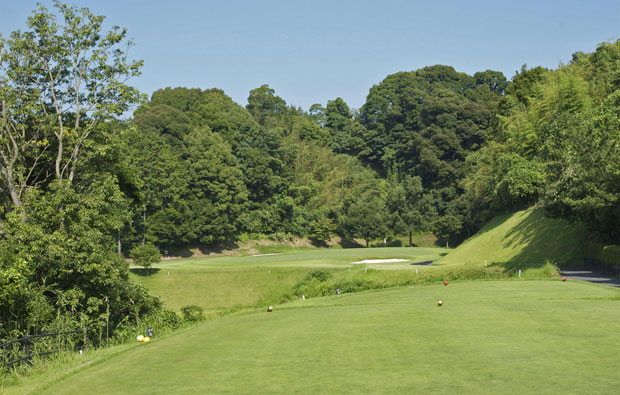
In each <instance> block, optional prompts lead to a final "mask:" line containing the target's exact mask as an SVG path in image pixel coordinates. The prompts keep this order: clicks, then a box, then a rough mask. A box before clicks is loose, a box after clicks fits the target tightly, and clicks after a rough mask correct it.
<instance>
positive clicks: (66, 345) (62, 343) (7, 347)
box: [0, 328, 90, 367]
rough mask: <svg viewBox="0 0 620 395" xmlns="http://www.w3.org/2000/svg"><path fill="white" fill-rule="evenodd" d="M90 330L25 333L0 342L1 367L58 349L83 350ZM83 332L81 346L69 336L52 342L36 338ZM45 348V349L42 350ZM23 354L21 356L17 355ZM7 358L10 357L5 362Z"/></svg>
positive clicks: (28, 360) (86, 344)
mask: <svg viewBox="0 0 620 395" xmlns="http://www.w3.org/2000/svg"><path fill="white" fill-rule="evenodd" d="M88 331H90V329H89V328H86V329H84V330H77V331H65V332H53V333H42V334H39V335H26V336H24V337H22V338H20V339H15V340H11V341H9V342H6V343H3V344H0V349H1V350H2V367H5V366H10V365H13V364H16V363H19V362H23V361H26V362H30V361H31V359H32V358H33V357H41V356H44V355H49V354H53V353H55V352H58V351H63V350H64V351H66V350H70V349H73V350H83V349H85V348H86V347H87V346H88V337H87V336H86V333H87V332H88ZM78 333H79V334H83V335H84V337H83V339H82V341H81V344H82V345H81V346H79V344H80V341H79V340H78V341H74V340H73V339H72V338H71V336H65V338H63V339H55V340H56V341H54V342H53V344H52V343H50V342H45V341H44V342H38V340H42V339H46V338H56V337H57V336H61V335H73V334H78ZM54 346H55V347H56V349H54V350H50V349H49V348H51V347H54ZM44 349H47V351H42V350H44ZM19 355H23V356H19ZM16 357H18V358H16ZM7 359H12V360H11V361H8V362H7Z"/></svg>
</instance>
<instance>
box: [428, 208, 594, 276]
mask: <svg viewBox="0 0 620 395" xmlns="http://www.w3.org/2000/svg"><path fill="white" fill-rule="evenodd" d="M586 238H587V231H586V229H585V227H583V226H580V225H579V224H571V223H569V222H568V221H566V220H561V219H551V218H547V217H545V214H544V210H543V209H528V210H524V211H518V212H516V213H514V214H505V215H501V216H498V217H496V218H495V219H493V220H492V221H490V222H489V223H488V224H486V225H485V226H484V227H483V228H482V229H481V230H480V231H479V232H478V233H477V234H476V235H475V236H473V237H472V238H471V239H469V240H467V241H466V242H465V243H463V244H462V245H460V246H459V247H457V248H456V249H455V250H453V251H452V252H450V253H449V254H448V255H447V256H445V257H443V258H441V259H439V260H438V261H437V262H436V263H437V264H442V265H447V264H458V263H484V262H485V261H487V262H488V263H489V264H491V263H493V262H496V263H508V264H513V265H517V266H524V267H527V266H536V265H541V264H543V263H544V262H545V261H546V260H550V261H553V262H554V263H556V264H558V265H563V264H571V263H580V262H581V260H582V248H583V246H584V244H585V242H586Z"/></svg>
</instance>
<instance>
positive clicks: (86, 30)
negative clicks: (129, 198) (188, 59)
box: [0, 2, 142, 208]
mask: <svg viewBox="0 0 620 395" xmlns="http://www.w3.org/2000/svg"><path fill="white" fill-rule="evenodd" d="M54 6H55V8H56V9H57V14H55V13H53V12H50V11H48V10H47V9H46V8H45V7H44V6H40V7H39V8H38V9H37V10H36V11H35V12H34V13H33V15H32V16H31V17H29V18H28V21H27V26H28V28H30V30H29V31H25V32H21V31H15V32H13V33H12V34H11V35H10V37H9V38H1V37H0V54H1V55H0V70H1V72H2V73H1V74H0V103H1V121H0V183H1V185H2V186H1V187H0V189H1V190H2V191H3V192H4V193H5V195H7V198H8V199H10V200H8V201H10V203H11V205H12V206H15V207H21V206H22V205H23V204H22V200H23V197H24V194H25V193H26V191H27V190H28V189H29V188H32V187H36V186H37V185H39V184H42V183H43V184H44V183H47V182H49V181H50V180H51V179H56V180H68V181H69V183H71V182H73V180H74V179H75V178H76V177H77V176H78V173H79V171H80V159H81V157H82V155H83V152H84V150H85V148H86V146H87V145H88V143H89V141H90V140H91V139H92V136H93V135H94V134H97V133H100V132H101V130H102V127H103V124H104V123H105V121H106V120H109V119H112V118H114V117H117V116H119V115H121V114H123V113H124V112H125V111H127V109H128V108H129V106H130V105H131V104H132V103H135V102H137V101H138V100H139V98H140V95H139V93H138V91H137V90H136V89H134V88H132V87H131V86H129V85H127V84H126V81H127V80H128V79H129V78H131V77H134V76H137V75H139V74H140V66H141V65H142V62H141V61H132V62H130V61H128V59H127V51H126V50H124V49H123V46H124V45H127V46H131V44H132V43H131V42H130V41H128V40H127V39H126V34H127V33H126V30H125V29H121V28H119V27H117V26H115V27H113V28H112V29H111V30H110V31H108V32H104V31H102V24H103V19H104V18H103V17H102V16H96V15H93V14H92V13H91V12H90V11H89V10H88V9H85V8H78V7H75V6H69V5H65V4H61V3H59V2H55V3H54ZM5 204H6V203H5ZM7 208H8V207H7Z"/></svg>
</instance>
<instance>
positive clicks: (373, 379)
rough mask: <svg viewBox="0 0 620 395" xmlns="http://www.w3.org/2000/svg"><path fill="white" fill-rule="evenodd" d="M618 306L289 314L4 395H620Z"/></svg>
mask: <svg viewBox="0 0 620 395" xmlns="http://www.w3.org/2000/svg"><path fill="white" fill-rule="evenodd" d="M619 294H620V292H619V291H618V290H615V289H612V288H604V287H599V286H592V285H588V284H583V283H579V282H571V281H568V282H565V283H564V282H561V281H558V280H556V281H482V282H458V283H454V284H452V283H451V284H450V285H449V286H447V287H445V286H443V285H431V286H422V287H419V286H418V287H403V288H398V289H390V290H384V291H373V292H365V293H361V294H348V295H338V296H331V297H327V298H317V299H312V300H306V301H296V302H293V303H290V304H287V305H283V306H279V307H276V309H275V310H274V312H272V313H267V312H266V311H264V310H263V309H261V310H260V311H257V312H255V313H253V314H247V313H246V314H242V315H233V316H227V317H225V318H222V319H218V320H212V321H209V322H206V323H204V324H202V325H200V326H197V327H194V328H192V329H190V330H185V331H182V332H179V333H177V334H174V335H171V336H168V337H165V338H160V339H155V340H154V341H153V342H151V343H150V344H140V345H139V347H138V346H136V345H134V346H130V347H128V348H127V349H126V351H125V352H124V353H121V354H119V355H116V356H111V357H109V358H107V359H106V358H101V359H100V360H99V361H98V362H95V363H92V364H90V365H88V366H85V367H83V368H81V370H78V371H75V370H73V371H70V370H67V371H66V372H67V373H66V374H65V375H60V376H58V377H56V378H53V379H52V380H50V381H45V380H39V381H37V382H36V383H31V386H30V387H28V386H27V383H25V382H23V383H21V385H20V386H18V387H14V386H9V387H6V388H3V390H4V391H5V392H6V393H7V394H13V393H25V392H29V391H24V389H29V390H31V389H33V388H34V389H37V390H38V391H40V392H42V393H46V394H74V393H89V394H99V393H101V394H110V393H115V394H152V393H220V394H225V393H231V394H232V393H234V394H243V393H334V394H336V393H338V394H341V393H425V394H426V393H472V394H474V393H475V394H502V393H524V394H528V393H532V394H534V393H535V394H545V393H575V394H577V393H579V394H585V393H596V394H616V393H617V390H618V388H620V375H618V372H619V371H620V360H619V359H618V355H620V343H619V342H618V341H617V334H618V333H619V332H620V298H619V297H618V295H619ZM440 299H441V300H443V301H444V305H443V307H441V308H440V307H437V301H438V300H440ZM39 379H42V378H41V377H39Z"/></svg>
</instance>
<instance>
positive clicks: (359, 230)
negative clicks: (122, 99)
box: [345, 194, 387, 247]
mask: <svg viewBox="0 0 620 395" xmlns="http://www.w3.org/2000/svg"><path fill="white" fill-rule="evenodd" d="M385 223H386V221H385V206H384V202H383V201H382V200H381V199H380V198H379V197H378V196H373V195H371V194H369V195H367V196H365V197H364V198H363V199H361V200H359V201H357V202H355V203H353V204H352V205H351V206H350V207H349V209H348V210H347V214H346V219H345V224H346V225H345V227H346V229H347V231H348V233H349V234H350V235H351V236H353V237H361V238H363V239H364V240H365V241H366V247H369V245H370V240H371V239H374V238H377V237H385V235H386V233H387V227H386V225H385Z"/></svg>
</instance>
